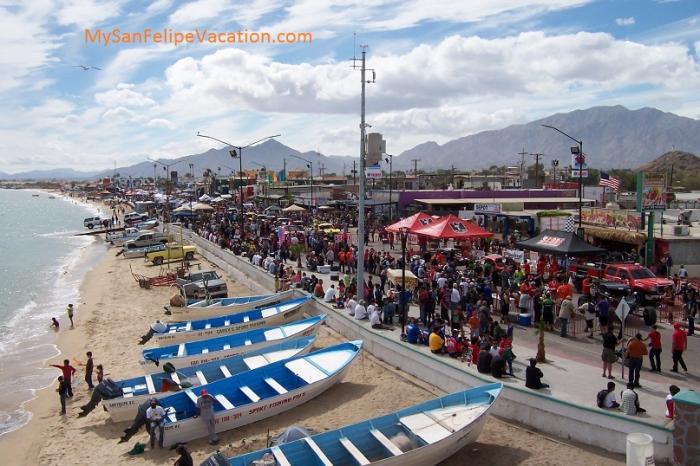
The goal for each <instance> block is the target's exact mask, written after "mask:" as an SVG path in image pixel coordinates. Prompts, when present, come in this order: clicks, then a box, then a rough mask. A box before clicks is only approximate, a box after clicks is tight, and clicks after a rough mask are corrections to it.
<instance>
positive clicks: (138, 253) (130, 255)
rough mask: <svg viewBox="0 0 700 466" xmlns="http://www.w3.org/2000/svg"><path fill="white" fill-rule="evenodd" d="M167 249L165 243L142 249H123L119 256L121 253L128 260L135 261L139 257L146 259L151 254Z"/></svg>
mask: <svg viewBox="0 0 700 466" xmlns="http://www.w3.org/2000/svg"><path fill="white" fill-rule="evenodd" d="M165 248H166V245H165V244H163V243H158V244H154V245H153V246H144V247H142V248H131V249H126V248H122V250H121V251H120V252H118V253H117V255H119V254H120V253H121V254H122V255H123V256H124V257H125V258H127V259H135V258H137V257H140V258H144V257H146V254H148V253H149V252H158V251H165Z"/></svg>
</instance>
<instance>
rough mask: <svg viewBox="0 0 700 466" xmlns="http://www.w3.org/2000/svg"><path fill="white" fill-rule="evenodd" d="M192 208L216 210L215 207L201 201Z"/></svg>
mask: <svg viewBox="0 0 700 466" xmlns="http://www.w3.org/2000/svg"><path fill="white" fill-rule="evenodd" d="M192 210H196V211H206V210H214V208H213V207H212V206H210V205H208V204H202V203H201V202H198V203H196V204H195V205H193V206H192Z"/></svg>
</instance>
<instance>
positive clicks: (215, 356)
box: [139, 320, 323, 371]
mask: <svg viewBox="0 0 700 466" xmlns="http://www.w3.org/2000/svg"><path fill="white" fill-rule="evenodd" d="M322 322H323V321H322V320H320V321H318V322H317V323H315V324H314V325H312V326H310V327H309V328H307V329H305V330H303V331H301V332H299V333H295V334H294V335H292V336H290V337H288V338H284V339H279V340H268V341H261V342H259V343H253V344H251V345H247V346H235V347H231V348H229V349H225V350H219V351H211V352H209V353H196V354H192V355H185V356H180V357H175V358H167V359H162V360H161V361H160V362H161V363H163V364H165V363H166V362H169V363H171V364H172V365H173V366H174V367H175V368H176V369H181V368H185V367H190V366H196V365H197V364H204V363H205V362H211V361H219V360H221V359H223V358H228V357H231V356H238V355H241V354H246V353H249V352H251V351H255V350H259V349H262V348H265V347H268V346H272V345H275V344H277V343H279V342H281V341H285V340H292V339H295V338H300V337H306V336H309V335H315V334H316V332H317V331H318V328H319V327H320V326H321V323H322ZM139 363H140V364H141V367H142V368H143V369H144V370H145V371H146V370H149V369H150V368H151V367H152V365H154V364H155V363H154V362H153V361H151V360H145V359H141V360H139Z"/></svg>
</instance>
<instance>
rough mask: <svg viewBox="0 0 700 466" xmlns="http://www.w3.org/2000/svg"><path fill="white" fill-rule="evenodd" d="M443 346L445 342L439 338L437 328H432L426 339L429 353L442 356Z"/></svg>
mask: <svg viewBox="0 0 700 466" xmlns="http://www.w3.org/2000/svg"><path fill="white" fill-rule="evenodd" d="M444 345H445V340H444V339H443V338H442V337H441V336H440V329H439V328H438V327H433V331H432V332H431V333H430V337H429V338H428V346H429V347H430V352H431V353H433V354H442V353H443V347H444Z"/></svg>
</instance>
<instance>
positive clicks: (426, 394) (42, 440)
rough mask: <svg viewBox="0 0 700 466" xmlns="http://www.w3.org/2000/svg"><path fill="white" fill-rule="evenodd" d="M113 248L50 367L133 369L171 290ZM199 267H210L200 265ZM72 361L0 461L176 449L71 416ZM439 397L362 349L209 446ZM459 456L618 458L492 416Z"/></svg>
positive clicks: (77, 382)
mask: <svg viewBox="0 0 700 466" xmlns="http://www.w3.org/2000/svg"><path fill="white" fill-rule="evenodd" d="M115 253H116V250H115V249H110V250H109V251H108V253H107V254H106V255H105V257H104V259H103V260H102V261H100V262H99V263H98V264H97V265H96V266H95V268H94V269H93V270H91V271H90V272H89V273H88V274H87V275H86V278H85V280H84V282H83V284H82V287H81V302H80V303H79V306H77V311H76V319H75V321H76V326H75V328H74V329H69V328H65V327H64V328H62V329H61V331H60V332H59V335H58V341H57V344H58V347H59V349H60V350H61V355H60V356H58V357H56V358H55V359H54V360H53V361H51V362H50V363H60V361H62V360H63V359H64V358H68V359H70V360H71V361H72V362H73V363H74V365H75V362H76V361H85V353H86V351H92V352H93V355H94V360H95V364H103V365H104V367H105V372H106V374H107V375H108V376H109V377H112V378H113V379H115V380H119V379H123V378H126V377H130V376H134V375H138V374H141V373H142V369H141V368H140V366H139V364H138V358H139V356H140V351H141V350H142V349H143V347H142V346H138V345H137V342H138V339H139V336H140V335H141V334H143V333H145V332H146V331H147V329H148V326H149V324H150V323H151V322H153V321H154V320H155V319H157V318H160V317H162V316H163V305H164V304H166V303H167V302H168V300H169V298H170V296H171V295H173V294H174V293H175V292H176V291H175V289H174V288H173V289H170V288H167V287H161V288H159V287H155V288H152V289H150V290H145V289H142V288H139V286H138V284H137V283H136V282H135V281H134V279H133V278H132V276H131V273H130V270H129V265H131V266H132V267H133V269H134V272H137V273H140V274H143V275H147V276H154V275H158V273H159V267H152V266H148V265H147V264H145V263H144V262H143V261H142V260H140V259H133V260H126V259H123V258H121V257H115ZM202 266H203V267H210V265H209V264H206V263H204V262H203V263H202ZM228 282H229V293H230V295H231V296H236V295H245V294H249V290H248V288H247V287H246V286H245V284H242V283H234V282H233V281H231V280H228ZM340 340H341V338H340V337H339V336H338V335H337V334H336V333H335V332H333V331H332V330H331V329H329V328H328V327H323V328H321V330H320V331H319V339H318V340H317V343H316V346H317V347H320V346H327V345H329V344H333V343H335V342H337V341H340ZM76 367H77V368H78V373H77V374H76V377H75V379H74V382H73V384H74V385H73V388H74V392H75V396H74V397H73V399H71V400H69V402H68V415H67V416H60V415H59V411H60V404H59V399H58V395H57V394H56V392H55V388H56V387H55V386H52V387H49V388H48V389H45V390H42V391H41V392H39V393H38V396H37V398H36V399H35V400H33V401H32V402H30V403H29V404H28V406H27V408H28V409H29V410H30V411H31V412H32V413H33V417H32V420H31V421H30V422H29V424H27V425H26V426H24V427H23V428H21V429H19V430H17V431H15V432H12V433H9V434H7V435H4V436H2V437H0V454H1V455H2V458H3V464H4V465H6V466H13V465H47V466H48V465H87V464H97V463H99V464H110V465H116V466H121V465H153V464H156V465H165V464H172V463H173V462H174V460H175V459H176V457H177V455H176V454H175V453H174V452H172V451H169V450H159V449H156V450H154V451H151V450H149V449H147V450H146V452H145V453H144V454H141V455H138V456H129V455H127V454H126V453H127V451H129V450H130V449H131V448H132V446H133V444H134V443H135V442H137V441H139V442H142V443H147V435H146V433H145V431H143V430H142V431H140V432H139V433H138V434H137V435H136V436H134V437H133V438H132V439H131V441H130V442H129V443H125V444H119V443H118V441H119V437H120V435H121V434H122V430H123V429H124V428H126V427H127V426H128V423H114V422H112V421H111V420H110V419H109V417H108V415H107V413H106V412H105V411H104V410H102V409H100V407H99V406H98V408H97V409H96V410H95V411H93V412H92V413H90V415H88V416H87V417H85V418H78V417H77V413H78V412H79V411H80V406H82V405H83V404H85V403H86V402H87V401H88V398H89V391H88V389H87V386H86V384H85V382H84V381H83V377H84V370H83V368H82V367H78V366H76ZM58 375H59V371H58V370H56V376H58ZM441 394H442V393H441V392H439V391H436V390H434V389H431V387H429V386H428V385H427V384H425V383H423V382H421V381H419V380H413V379H408V378H407V377H405V376H404V375H403V374H401V373H399V372H397V371H396V370H394V369H393V368H391V367H388V366H387V365H386V364H384V363H382V362H380V361H378V360H377V359H375V358H374V357H372V356H371V355H369V354H367V353H363V354H361V355H360V357H359V359H358V360H357V361H355V363H354V364H353V365H352V366H351V369H350V370H349V372H348V375H347V377H346V378H345V380H344V381H343V382H342V383H340V384H339V385H336V386H335V387H333V388H331V389H330V390H328V391H327V392H326V393H324V394H322V395H321V396H319V397H318V398H316V399H313V400H311V401H309V402H307V403H306V404H304V405H302V406H301V407H299V408H297V409H294V410H292V411H288V412H286V413H283V414H282V415H280V416H276V417H274V418H271V419H268V420H264V421H261V422H258V423H255V424H252V425H249V426H245V427H242V428H240V429H236V430H234V431H229V432H226V433H223V434H222V435H221V443H220V446H219V448H220V449H221V450H222V451H223V452H225V453H226V454H227V455H229V456H230V455H233V454H236V453H242V452H245V451H250V450H254V449H257V448H261V447H264V446H265V441H266V438H267V434H268V431H269V433H270V435H272V436H275V435H277V434H279V433H280V432H281V431H282V430H284V428H286V427H288V426H289V425H292V424H297V425H301V426H303V427H305V428H307V429H309V430H312V431H314V432H320V431H324V430H327V429H331V428H335V427H339V426H342V425H345V424H348V423H352V422H356V421H359V420H362V419H366V418H368V417H372V416H376V415H379V414H383V413H387V412H391V411H394V410H396V409H399V408H402V407H405V406H409V405H412V404H414V403H417V402H420V401H423V400H426V399H429V398H431V397H434V396H436V395H441ZM189 448H190V450H191V451H192V452H193V457H194V459H195V464H199V463H200V462H201V461H202V460H203V459H204V458H206V456H207V455H208V454H210V453H211V452H212V447H210V446H209V445H208V444H207V442H206V440H205V439H201V440H198V441H195V442H192V443H190V444H189ZM465 457H468V458H469V460H470V461H476V463H474V464H483V465H512V464H523V465H548V464H551V465H555V464H563V463H564V462H566V463H567V464H570V465H579V464H580V465H587V466H591V465H614V464H623V462H622V461H621V458H620V457H615V456H610V455H607V454H600V453H596V452H594V451H592V450H591V449H584V448H581V447H578V446H574V445H570V444H567V443H564V442H562V441H559V440H556V439H550V438H548V437H545V436H542V435H539V434H536V433H532V432H529V431H528V430H526V429H523V428H520V427H517V426H514V425H512V424H508V423H505V422H503V421H500V420H498V419H495V418H493V417H492V418H490V419H489V421H488V422H487V424H486V428H485V429H484V432H483V433H482V435H481V437H480V439H479V442H478V443H475V444H473V445H471V446H469V447H467V448H465V450H464V451H462V452H460V454H458V455H456V456H455V457H453V458H451V459H450V460H448V461H446V462H445V463H444V464H445V465H454V466H456V465H458V464H464V458H465Z"/></svg>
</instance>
